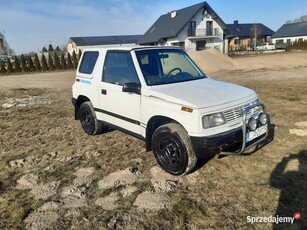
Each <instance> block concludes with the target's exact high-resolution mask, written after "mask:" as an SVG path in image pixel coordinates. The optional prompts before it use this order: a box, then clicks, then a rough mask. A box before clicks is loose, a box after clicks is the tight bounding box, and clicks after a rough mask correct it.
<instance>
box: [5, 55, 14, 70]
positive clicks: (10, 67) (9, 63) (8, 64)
mask: <svg viewBox="0 0 307 230" xmlns="http://www.w3.org/2000/svg"><path fill="white" fill-rule="evenodd" d="M6 65H7V73H8V74H10V73H14V68H13V65H12V62H11V59H10V58H8V59H7V62H6Z"/></svg>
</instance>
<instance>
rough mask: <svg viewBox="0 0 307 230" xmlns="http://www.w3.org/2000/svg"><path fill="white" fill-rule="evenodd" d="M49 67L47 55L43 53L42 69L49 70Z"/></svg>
mask: <svg viewBox="0 0 307 230" xmlns="http://www.w3.org/2000/svg"><path fill="white" fill-rule="evenodd" d="M48 69H49V68H48V65H47V60H46V57H45V55H44V54H42V70H43V71H47V70H48Z"/></svg>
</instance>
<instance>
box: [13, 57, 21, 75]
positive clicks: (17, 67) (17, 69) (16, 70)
mask: <svg viewBox="0 0 307 230" xmlns="http://www.w3.org/2000/svg"><path fill="white" fill-rule="evenodd" d="M14 69H15V72H16V73H20V72H21V68H20V64H19V61H18V58H17V56H16V55H15V56H14Z"/></svg>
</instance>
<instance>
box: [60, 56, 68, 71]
mask: <svg viewBox="0 0 307 230" xmlns="http://www.w3.org/2000/svg"><path fill="white" fill-rule="evenodd" d="M61 66H62V69H67V65H66V60H65V56H64V53H62V54H61Z"/></svg>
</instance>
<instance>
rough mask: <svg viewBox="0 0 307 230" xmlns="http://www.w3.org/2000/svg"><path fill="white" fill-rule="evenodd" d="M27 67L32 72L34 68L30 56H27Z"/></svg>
mask: <svg viewBox="0 0 307 230" xmlns="http://www.w3.org/2000/svg"><path fill="white" fill-rule="evenodd" d="M28 68H29V71H31V72H34V71H35V70H36V69H35V66H34V63H33V60H32V58H31V57H30V56H29V57H28Z"/></svg>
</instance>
